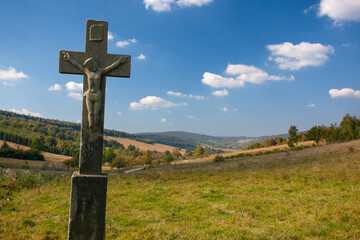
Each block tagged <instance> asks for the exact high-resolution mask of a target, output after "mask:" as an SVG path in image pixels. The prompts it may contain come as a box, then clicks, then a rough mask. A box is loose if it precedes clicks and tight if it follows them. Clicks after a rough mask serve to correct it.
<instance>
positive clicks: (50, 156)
mask: <svg viewBox="0 0 360 240" xmlns="http://www.w3.org/2000/svg"><path fill="white" fill-rule="evenodd" d="M3 143H4V141H3V140H0V146H1V145H2V144H3ZM6 144H7V145H9V147H11V148H14V149H21V150H24V151H26V150H30V147H28V146H24V145H20V144H17V143H12V142H8V141H7V142H6ZM41 153H42V154H43V155H44V158H45V161H48V162H54V163H62V162H63V161H65V160H68V159H70V158H71V157H69V156H65V155H60V154H55V153H49V152H41Z"/></svg>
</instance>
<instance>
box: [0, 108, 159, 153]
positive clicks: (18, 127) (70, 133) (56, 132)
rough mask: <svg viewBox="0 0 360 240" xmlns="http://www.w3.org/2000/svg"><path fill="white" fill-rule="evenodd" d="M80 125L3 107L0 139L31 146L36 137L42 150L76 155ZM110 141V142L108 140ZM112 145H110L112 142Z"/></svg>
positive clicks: (110, 132)
mask: <svg viewBox="0 0 360 240" xmlns="http://www.w3.org/2000/svg"><path fill="white" fill-rule="evenodd" d="M80 129H81V126H80V124H77V123H71V122H65V121H59V120H51V119H44V118H39V117H33V116H27V115H22V114H17V113H13V112H8V111H2V110H0V139H1V140H5V141H9V142H13V143H17V144H21V145H25V146H29V147H30V146H31V144H32V142H33V141H34V139H37V140H36V141H39V140H40V141H41V143H42V149H41V151H46V152H51V153H56V154H62V155H67V156H74V155H75V154H76V153H77V152H79V144H80ZM104 133H105V135H108V136H115V137H125V138H131V139H134V140H137V141H142V142H145V143H149V144H151V143H154V141H153V140H149V139H144V138H141V137H137V136H135V135H133V134H128V133H125V132H120V131H116V130H108V129H104ZM109 142H110V143H109ZM109 144H110V145H109ZM114 144H116V142H115V141H113V142H111V141H106V140H104V147H113V146H115V147H116V145H114Z"/></svg>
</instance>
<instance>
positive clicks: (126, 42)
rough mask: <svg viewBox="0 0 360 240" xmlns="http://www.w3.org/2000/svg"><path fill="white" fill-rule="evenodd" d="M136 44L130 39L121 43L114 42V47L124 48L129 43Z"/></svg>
mask: <svg viewBox="0 0 360 240" xmlns="http://www.w3.org/2000/svg"><path fill="white" fill-rule="evenodd" d="M136 42H137V40H136V39H135V38H131V39H128V40H123V41H118V42H116V46H117V47H121V48H123V47H126V46H128V45H130V43H136Z"/></svg>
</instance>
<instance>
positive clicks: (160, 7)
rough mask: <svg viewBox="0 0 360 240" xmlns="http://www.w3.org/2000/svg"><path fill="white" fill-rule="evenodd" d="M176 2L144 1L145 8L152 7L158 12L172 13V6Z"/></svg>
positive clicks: (172, 0)
mask: <svg viewBox="0 0 360 240" xmlns="http://www.w3.org/2000/svg"><path fill="white" fill-rule="evenodd" d="M174 2H175V0H144V4H145V8H146V9H149V8H150V7H151V8H152V10H154V11H156V12H163V11H170V10H171V6H170V4H172V3H174Z"/></svg>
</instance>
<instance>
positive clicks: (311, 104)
mask: <svg viewBox="0 0 360 240" xmlns="http://www.w3.org/2000/svg"><path fill="white" fill-rule="evenodd" d="M306 107H309V108H314V107H315V104H313V103H309V104H308V105H306Z"/></svg>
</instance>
